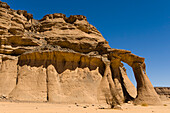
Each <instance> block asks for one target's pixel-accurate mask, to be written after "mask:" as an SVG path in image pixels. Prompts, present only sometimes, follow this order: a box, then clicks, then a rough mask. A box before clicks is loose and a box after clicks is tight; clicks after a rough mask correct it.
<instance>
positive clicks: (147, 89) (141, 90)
mask: <svg viewBox="0 0 170 113" xmlns="http://www.w3.org/2000/svg"><path fill="white" fill-rule="evenodd" d="M132 68H133V71H134V75H135V78H136V81H137V98H136V99H135V100H134V104H149V105H160V104H161V100H160V99H159V97H158V95H157V93H156V92H155V90H154V87H153V86H152V84H151V82H150V80H149V78H148V76H147V75H146V72H145V64H144V63H143V64H142V63H138V62H137V63H133V65H132Z"/></svg>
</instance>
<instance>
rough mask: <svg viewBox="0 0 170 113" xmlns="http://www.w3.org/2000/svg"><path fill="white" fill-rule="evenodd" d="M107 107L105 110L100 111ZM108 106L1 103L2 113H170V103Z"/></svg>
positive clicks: (0, 111) (0, 109)
mask: <svg viewBox="0 0 170 113" xmlns="http://www.w3.org/2000/svg"><path fill="white" fill-rule="evenodd" d="M102 107H105V109H100V108H102ZM107 107H108V106H107V105H92V104H89V105H88V104H54V103H29V102H0V113H170V101H164V102H163V105H162V106H140V105H137V106H134V105H133V104H128V103H125V104H123V106H122V110H117V109H108V108H107Z"/></svg>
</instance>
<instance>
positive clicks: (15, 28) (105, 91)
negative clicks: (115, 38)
mask: <svg viewBox="0 0 170 113" xmlns="http://www.w3.org/2000/svg"><path fill="white" fill-rule="evenodd" d="M0 54H1V55H0V56H1V60H0V81H1V82H0V95H1V96H3V97H5V98H9V99H11V100H19V101H41V102H44V101H49V102H57V103H63V102H64V103H108V104H110V105H111V106H112V107H114V106H116V105H121V104H122V103H124V102H127V101H134V103H135V104H142V103H146V104H151V105H155V104H156V105H158V104H161V101H160V99H159V97H158V95H157V94H156V92H155V90H154V88H153V86H152V84H151V82H150V80H149V78H148V77H147V75H146V71H145V70H146V66H145V62H144V58H142V57H139V56H136V55H134V54H132V53H131V52H130V51H127V50H119V49H113V48H110V46H109V45H108V42H107V41H106V40H105V39H104V38H103V36H102V35H101V33H100V32H99V31H98V30H97V29H96V28H95V27H94V26H92V25H91V24H89V23H88V21H87V19H86V17H85V16H82V15H71V16H70V17H66V16H65V15H64V14H61V13H55V14H48V15H46V16H44V17H43V18H42V19H41V20H35V19H33V15H32V14H30V13H27V11H23V10H12V9H10V7H9V5H7V4H6V3H4V2H0ZM122 62H124V63H127V64H128V65H129V66H131V67H132V68H133V71H134V74H135V78H136V81H137V90H136V88H135V87H134V86H133V84H132V83H131V81H130V80H129V78H128V76H127V74H126V69H125V68H124V67H123V64H122Z"/></svg>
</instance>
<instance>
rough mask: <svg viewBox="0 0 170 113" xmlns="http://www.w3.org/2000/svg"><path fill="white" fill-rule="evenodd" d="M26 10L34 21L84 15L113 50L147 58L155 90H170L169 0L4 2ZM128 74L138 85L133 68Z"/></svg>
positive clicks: (37, 0)
mask: <svg viewBox="0 0 170 113" xmlns="http://www.w3.org/2000/svg"><path fill="white" fill-rule="evenodd" d="M2 1H3V2H7V3H8V4H9V5H10V6H11V8H12V9H15V10H18V9H21V10H27V11H28V12H29V13H32V14H33V15H34V18H35V19H41V18H42V17H43V16H44V15H46V14H51V13H63V14H66V16H69V15H85V16H86V17H87V20H88V21H89V23H90V24H92V25H94V26H95V27H96V28H97V29H98V30H99V31H100V32H101V33H102V35H103V36H104V38H105V39H106V40H107V41H108V42H109V45H110V46H111V47H112V48H118V49H126V50H130V51H132V53H134V54H136V55H139V56H142V57H145V58H146V65H147V75H148V76H149V78H150V80H151V82H152V84H153V85H154V86H170V0H48V1H43V0H25V1H24V0H2ZM125 66H126V67H127V73H128V76H129V77H130V79H131V80H132V82H133V83H134V84H135V80H134V77H133V73H132V70H131V68H130V67H128V66H127V65H125Z"/></svg>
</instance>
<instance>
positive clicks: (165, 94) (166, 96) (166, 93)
mask: <svg viewBox="0 0 170 113" xmlns="http://www.w3.org/2000/svg"><path fill="white" fill-rule="evenodd" d="M155 91H156V92H157V93H158V95H159V97H160V99H161V100H170V87H155Z"/></svg>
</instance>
